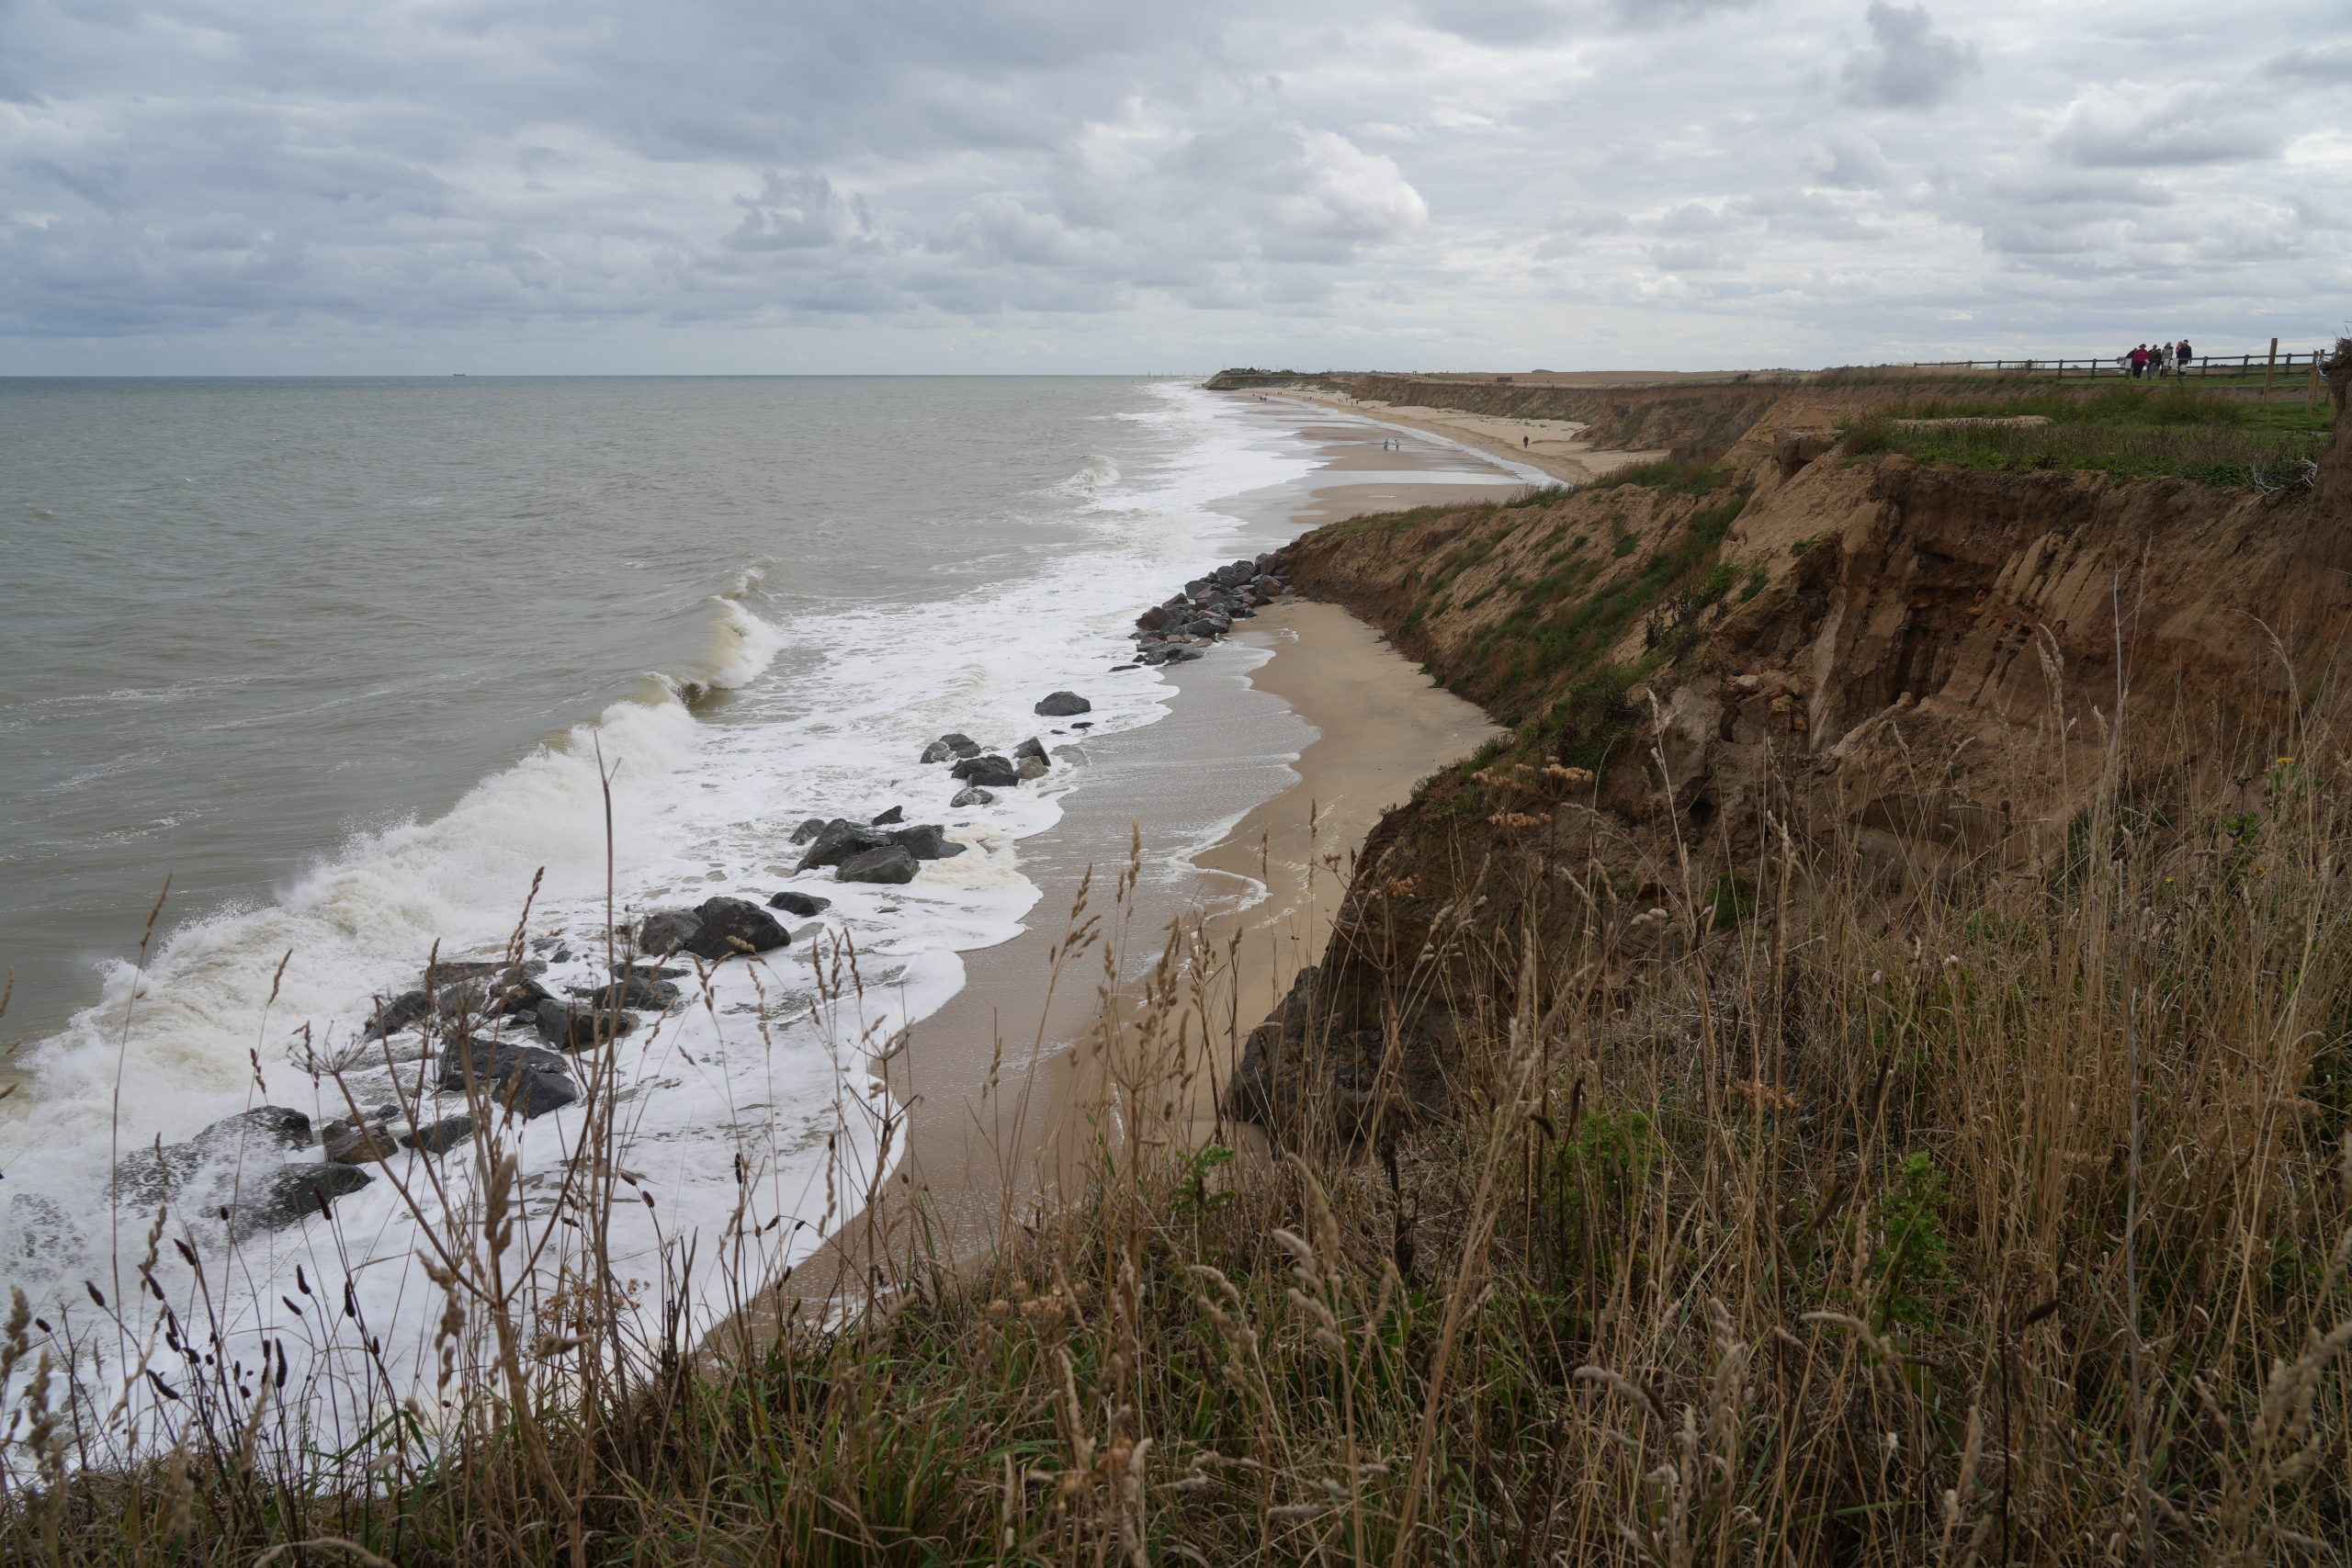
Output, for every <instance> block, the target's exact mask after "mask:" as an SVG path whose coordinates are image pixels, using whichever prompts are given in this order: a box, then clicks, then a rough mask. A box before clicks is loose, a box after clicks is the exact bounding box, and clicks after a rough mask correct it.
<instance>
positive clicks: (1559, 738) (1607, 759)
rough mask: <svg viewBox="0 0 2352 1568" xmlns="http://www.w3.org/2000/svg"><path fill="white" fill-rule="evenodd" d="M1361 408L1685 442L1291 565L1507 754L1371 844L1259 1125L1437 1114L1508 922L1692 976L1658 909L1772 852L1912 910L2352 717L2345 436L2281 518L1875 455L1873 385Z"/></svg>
mask: <svg viewBox="0 0 2352 1568" xmlns="http://www.w3.org/2000/svg"><path fill="white" fill-rule="evenodd" d="M2342 374H2343V372H2342V369H2341V367H2339V374H2338V379H2339V382H2340V381H2341V379H2342ZM1355 387H1356V389H1357V394H1358V395H1359V396H1363V395H1366V394H1368V393H1371V392H1376V391H1383V390H1385V391H1389V392H1392V393H1394V394H1395V395H1396V396H1397V398H1398V399H1399V400H1406V399H1410V400H1413V401H1416V402H1427V401H1430V400H1432V399H1433V398H1434V397H1437V396H1440V395H1447V396H1448V398H1449V400H1448V402H1447V406H1454V407H1467V406H1472V405H1474V404H1475V405H1476V406H1477V407H1479V408H1482V409H1484V408H1496V409H1500V408H1503V407H1506V406H1508V407H1510V409H1512V410H1514V411H1518V412H1521V413H1522V414H1523V415H1524V416H1526V417H1570V418H1581V419H1588V420H1592V421H1594V422H1596V423H1598V424H1600V426H1601V427H1602V428H1604V429H1606V430H1608V431H1610V432H1611V437H1612V439H1613V440H1616V441H1626V442H1641V443H1645V444H1649V445H1665V446H1673V447H1675V448H1676V449H1678V450H1679V451H1682V452H1684V453H1685V454H1688V455H1689V456H1687V457H1685V458H1684V460H1682V461H1680V462H1674V461H1669V462H1667V463H1663V464H1655V465H1651V466H1650V467H1649V468H1644V469H1639V470H1635V471H1634V473H1633V474H1632V475H1631V476H1625V475H1621V476H1618V478H1617V479H1611V480H1603V481H1601V482H1600V483H1597V484H1593V485H1588V486H1586V487H1583V488H1582V489H1579V490H1577V491H1572V492H1569V493H1567V494H1566V495H1556V494H1554V495H1538V496H1533V497H1530V498H1527V499H1526V500H1523V501H1521V502H1516V503H1508V504H1503V505H1481V506H1467V507H1429V508H1423V509H1421V510H1419V511H1418V512H1411V513H1397V514H1391V515H1385V516H1376V517H1365V518H1360V519H1355V520H1351V521H1348V522H1344V523H1339V524H1334V525H1327V526H1325V527H1323V528H1320V529H1317V530H1316V531H1315V532H1313V533H1310V534H1308V535H1306V536H1303V537H1302V538H1301V539H1299V540H1298V541H1297V542H1296V543H1295V544H1294V545H1293V546H1292V547H1290V548H1289V549H1288V550H1287V551H1286V552H1285V553H1284V564H1283V571H1284V573H1285V575H1287V576H1289V577H1290V578H1291V580H1292V581H1295V583H1296V584H1297V585H1298V586H1299V588H1300V589H1301V590H1302V592H1306V593H1307V594H1309V595H1310V596H1314V597H1318V598H1323V599H1327V600H1329V601H1331V602H1332V603H1335V604H1341V605H1344V606H1346V607H1347V608H1349V609H1350V610H1351V611H1353V612H1355V613H1356V614H1357V615H1362V616H1363V617H1364V618H1365V619H1366V620H1368V621H1370V622H1371V623H1372V624H1373V625H1374V626H1378V627H1380V628H1381V629H1382V630H1383V631H1384V632H1385V633H1386V634H1387V635H1388V636H1389V637H1391V638H1392V639H1393V640H1394V641H1395V642H1396V644H1397V647H1398V648H1399V649H1402V650H1404V651H1405V652H1406V653H1407V654H1408V656H1409V657H1412V658H1417V659H1419V660H1424V661H1425V667H1426V668H1427V669H1428V670H1429V671H1430V673H1431V674H1432V675H1433V676H1434V677H1435V678H1436V679H1437V680H1438V681H1439V682H1440V683H1441V684H1443V685H1445V686H1447V687H1449V688H1450V689H1452V690H1453V691H1456V692H1458V693H1460V694H1463V695H1464V696H1466V697H1469V698H1470V699H1471V700H1473V701H1475V702H1476V703H1478V704H1480V705H1482V706H1484V707H1485V708H1486V709H1487V711H1488V712H1489V713H1490V714H1492V715H1493V716H1495V717H1496V718H1497V719H1498V721H1500V722H1503V723H1505V724H1509V725H1510V726H1512V727H1514V735H1513V739H1511V740H1510V741H1509V742H1508V743H1505V744H1502V745H1499V746H1497V747H1490V748H1488V749H1487V750H1486V751H1483V752H1481V753H1480V754H1479V755H1477V756H1476V757H1474V758H1472V759H1469V760H1468V761H1465V762H1464V764H1462V765H1461V766H1459V767H1457V768H1455V769H1453V770H1451V771H1449V772H1448V773H1443V774H1441V775H1440V776H1439V777H1437V778H1436V779H1434V780H1432V781H1431V782H1430V784H1429V785H1428V786H1426V787H1425V788H1424V789H1423V791H1422V792H1421V793H1420V794H1419V795H1418V796H1417V797H1416V798H1415V799H1414V800H1413V801H1412V802H1411V803H1410V804H1409V805H1408V806H1407V807H1403V808H1401V809H1400V810H1398V811H1397V812H1396V813H1393V814H1391V815H1390V816H1389V817H1388V818H1386V819H1385V821H1383V822H1382V823H1381V824H1380V825H1379V827H1378V828H1377V829H1375V830H1374V833H1373V835H1372V837H1371V839H1370V840H1369V842H1368V843H1367V845H1366V848H1365V852H1364V854H1363V858H1362V861H1361V864H1360V870H1359V873H1358V875H1357V877H1356V880H1355V882H1354V883H1353V885H1352V886H1351V888H1350V890H1349V893H1348V896H1347V898H1346V900H1345V902H1344V904H1343V907H1342V909H1341V912H1340V917H1339V933H1338V936H1337V937H1336V938H1335V940H1334V942H1333V943H1332V945H1331V947H1330V948H1329V952H1328V953H1327V954H1326V957H1325V962H1324V964H1322V965H1321V966H1320V967H1319V969H1317V970H1315V971H1310V972H1308V973H1307V974H1306V976H1304V977H1303V979H1302V982H1301V988H1300V990H1299V992H1298V993H1297V994H1296V995H1295V996H1294V997H1293V998H1291V1001H1290V1003H1289V1004H1288V1006H1287V1007H1286V1008H1285V1009H1284V1010H1278V1011H1277V1012H1276V1013H1275V1014H1274V1015H1273V1016H1272V1017H1271V1018H1270V1019H1269V1020H1268V1021H1267V1024H1266V1025H1265V1026H1264V1027H1263V1028H1261V1029H1260V1030H1259V1031H1258V1032H1257V1033H1256V1034H1255V1035H1254V1036H1253V1037H1252V1040H1251V1042H1250V1049H1249V1054H1248V1058H1247V1060H1246V1062H1245V1064H1244V1066H1243V1069H1242V1071H1241V1074H1240V1077H1239V1078H1238V1080H1237V1084H1236V1091H1235V1104H1236V1107H1237V1109H1241V1110H1244V1111H1247V1112H1248V1113H1249V1114H1251V1115H1254V1116H1257V1117H1260V1118H1261V1119H1272V1120H1274V1121H1277V1122H1279V1121H1281V1120H1282V1119H1283V1117H1284V1116H1286V1115H1290V1114H1294V1113H1295V1111H1296V1110H1297V1107H1298V1106H1299V1105H1300V1103H1302V1101H1303V1100H1317V1101H1323V1100H1329V1102H1331V1103H1332V1104H1334V1105H1337V1106H1339V1107H1340V1108H1342V1109H1343V1113H1344V1120H1345V1122H1346V1124H1347V1127H1348V1130H1349V1131H1350V1133H1351V1134H1362V1133H1363V1132H1365V1131H1367V1130H1369V1126H1370V1119H1372V1118H1374V1115H1375V1112H1374V1106H1375V1104H1377V1105H1378V1106H1380V1107H1383V1108H1385V1109H1384V1110H1383V1111H1381V1112H1380V1113H1381V1114H1386V1113H1390V1112H1394V1111H1398V1110H1400V1109H1408V1110H1409V1109H1411V1108H1414V1107H1419V1109H1421V1110H1424V1111H1426V1110H1428V1109H1430V1107H1431V1106H1432V1105H1433V1104H1434V1103H1436V1102H1437V1101H1438V1100H1442V1089H1443V1085H1444V1084H1445V1082H1446V1081H1447V1080H1448V1077H1449V1068H1448V1063H1447V1060H1446V1058H1447V1055H1448V1050H1449V1042H1451V1041H1452V1040H1453V1039H1454V1038H1455V1037H1456V1035H1457V1034H1458V1033H1459V1032H1461V1031H1462V1030H1464V1028H1466V1027H1468V1026H1469V1021H1468V1019H1467V1018H1466V1016H1465V1015H1464V1004H1462V1003H1461V1002H1460V998H1477V1003H1476V1005H1477V1006H1478V1007H1479V1008H1482V1009H1487V1010H1492V1009H1494V1008H1498V1007H1500V1008H1503V1009H1504V1010H1508V1008H1509V1006H1510V1005H1511V1003H1512V1001H1513V1000H1514V998H1513V995H1512V993H1513V990H1514V984H1515V983H1514V980H1513V976H1511V974H1510V969H1511V967H1512V964H1513V960H1512V959H1511V957H1510V953H1511V952H1512V948H1513V942H1512V933H1513V932H1514V931H1521V932H1523V931H1525V930H1526V929H1529V928H1531V927H1548V926H1555V925H1566V926H1578V925H1581V924H1583V923H1586V922H1589V921H1591V920H1593V919H1606V920H1609V921H1612V922H1615V923H1616V924H1617V925H1618V926H1619V927H1621V928H1622V931H1623V934H1625V935H1626V936H1628V937H1629V938H1631V939H1634V940H1636V941H1637V942H1638V941H1647V940H1649V939H1656V940H1655V941H1653V942H1650V945H1652V946H1655V947H1657V948H1658V949H1659V951H1660V952H1665V951H1668V950H1669V949H1670V950H1672V951H1674V952H1678V953H1679V952H1686V951H1688V950H1690V949H1691V948H1692V947H1694V946H1696V945H1699V944H1701V943H1702V942H1704V940H1705V937H1706V933H1705V932H1704V931H1679V932H1677V931H1668V930H1667V929H1666V928H1665V927H1664V926H1663V925H1661V924H1660V923H1659V922H1658V919H1657V917H1659V916H1660V915H1661V914H1662V913H1663V911H1662V908H1661V906H1662V905H1664V904H1666V903H1667V902H1668V901H1669V894H1670V893H1673V894H1679V896H1680V898H1681V901H1682V902H1683V903H1685V904H1686V905H1692V906H1698V907H1703V908H1708V909H1713V908H1717V907H1718V906H1720V907H1721V908H1722V909H1723V910H1724V914H1725V915H1726V917H1727V918H1728V916H1729V915H1730V914H1731V913H1732V912H1733V910H1734V909H1735V908H1738V907H1741V906H1742V905H1743V901H1744V900H1746V899H1747V898H1748V897H1750V894H1749V891H1748V890H1749V889H1752V887H1753V886H1754V885H1755V882H1756V879H1757V875H1758V863H1759V861H1760V860H1761V859H1763V858H1766V857H1769V856H1771V855H1774V854H1777V853H1780V852H1782V851H1783V850H1794V851H1798V852H1819V851H1822V850H1826V849H1827V848H1829V847H1830V846H1832V845H1835V846H1838V847H1839V848H1840V849H1841V850H1844V851H1847V852H1850V853H1851V855H1852V857H1853V858H1854V860H1855V862H1856V863H1857V864H1858V865H1859V867H1860V872H1861V874H1863V875H1864V877H1865V878H1866V879H1867V880H1868V883H1869V885H1870V886H1872V887H1873V888H1875V889H1877V891H1878V896H1879V897H1882V898H1883V899H1884V900H1886V901H1887V902H1888V903H1889V905H1890V906H1892V905H1893V904H1894V903H1896V902H1899V901H1900V900H1902V899H1905V898H1911V897H1917V896H1919V894H1920V892H1921V890H1922V889H1935V890H1939V891H1941V892H1942V893H1945V894H1947V895H1949V894H1951V893H1953V892H1954V891H1955V890H1957V889H1961V888H1963V887H1965V886H1971V885H1975V884H1981V883H1983V882H1984V881H1985V880H1986V879H1991V878H1998V877H2002V876H2010V877H2017V876H2024V877H2029V878H2030V877H2033V876H2038V875H2041V874H2045V873H2046V872H2047V870H2048V868H2049V867H2050V866H2051V865H2052V863H2055V862H2056V861H2059V860H2062V859H2064V856H2065V855H2066V854H2067V853H2068V852H2069V848H2070V845H2071V846H2072V849H2073V852H2075V853H2076V854H2079V853H2080V852H2081V844H2080V841H2079V840H2080V839H2081V835H2082V833H2083V831H2084V822H2085V819H2086V818H2085V813H2086V811H2087V810H2088V809H2089V808H2090V807H2091V806H2092V804H2093V803H2094V801H2095V799H2096V798H2097V797H2098V795H2099V794H2100V792H2101V791H2102V790H2105V791H2109V792H2114V793H2120V796H2121V797H2122V798H2124V799H2126V800H2129V801H2131V802H2134V803H2137V805H2138V807H2139V808H2141V809H2144V810H2146V811H2149V812H2158V813H2160V812H2161V810H2162V809H2163V808H2164V806H2165V804H2166V803H2168V802H2177V800H2179V799H2181V798H2184V797H2185V796H2187V795H2196V796H2197V797H2198V798H2199V800H2200V801H2202V802H2204V803H2205V805H2206V807H2207V808H2208V809H2209V810H2210V809H2221V808H2222V807H2227V808H2229V809H2231V810H2235V811H2244V810H2249V809H2253V808H2255V807H2259V806H2260V805H2262V804H2263V803H2264V801H2265V800H2266V799H2267V795H2268V794H2269V792H2270V791H2271V789H2272V788H2273V787H2274V785H2275V783H2276V779H2275V773H2276V767H2277V761H2278V758H2280V757H2282V756H2286V755H2292V754H2298V753H2300V752H2301V746H2300V745H2299V738H2304V737H2312V736H2317V735H2321V734H2329V735H2332V734H2335V733H2336V732H2338V730H2339V729H2341V728H2343V720H2345V719H2346V718H2347V717H2352V711H2347V708H2346V704H2347V701H2352V691H2347V689H2346V685H2345V682H2343V681H2342V679H2341V678H2340V677H2341V673H2342V672H2341V671H2339V669H2338V662H2339V649H2340V647H2341V645H2342V640H2343V637H2344V634H2345V631H2346V625H2347V616H2352V447H2347V444H2346V440H2345V439H2344V437H2343V435H2342V434H2341V432H2340V431H2339V434H2338V436H2337V438H2336V440H2335V443H2334V445H2333V446H2332V448H2331V449H2330V451H2329V454H2328V456H2327V457H2326V459H2325V461H2324V463H2323V465H2322V467H2321V471H2320V473H2319V475H2318V476H2317V478H2316V480H2315V482H2314V483H2312V484H2309V485H2303V486H2299V487H2296V488H2294V489H2291V490H2288V491H2280V492H2278V493H2273V494H2263V493H2257V492H2250V491H2232V490H2222V489H2216V488H2214V487H2211V486H2208V485H2203V484H2199V483H2196V482H2192V481H2189V480H2187V479H2116V478H2112V477H2109V476H2105V475H2100V474H2093V473H2065V472H2049V473H2002V472H1989V471H1982V470H1973V469H1966V468H1951V467H1932V466H1923V465H1921V464H1918V463H1915V462H1913V461H1911V460H1910V459H1908V458H1905V457H1900V456H1885V457H1877V458H1875V459H1870V458H1855V457H1849V456H1848V454H1847V453H1846V452H1845V451H1844V450H1843V448H1842V447H1841V446H1838V437H1837V434H1836V432H1835V430H1834V428H1833V427H1834V426H1835V425H1836V424H1837V423H1839V422H1840V421H1848V422H1850V421H1851V420H1852V419H1853V418H1854V417H1855V416H1856V415H1858V414H1862V413H1866V412H1869V411H1870V410H1871V408H1872V407H1874V406H1883V405H1884V404H1885V403H1886V402H1888V401H1889V399H1890V394H1889V392H1888V391H1887V389H1885V388H1884V387H1883V386H1881V387H1874V388H1873V387H1868V386H1857V387H1849V388H1843V389H1841V388H1837V387H1827V388H1824V387H1805V388H1801V389H1791V388H1786V387H1782V388H1776V389H1775V388H1761V387H1759V388H1755V389H1747V388H1742V387H1716V388H1708V389H1691V390H1687V391H1683V390H1676V389H1659V390H1656V391H1634V392H1626V391H1622V390H1611V391H1607V392H1597V391H1586V390H1581V389H1557V388H1540V389H1525V388H1510V387H1487V386H1458V387H1454V388H1453V389H1451V392H1450V394H1449V393H1448V389H1445V388H1443V387H1442V386H1441V385H1440V384H1437V383H1432V382H1429V381H1417V382H1413V383H1410V384H1409V385H1408V384H1403V383H1401V382H1397V381H1396V379H1395V378H1376V377H1371V378H1361V379H1359V380H1358V381H1357V382H1356V383H1355ZM1579 865H1583V866H1590V867H1594V868H1599V869H1600V870H1601V872H1602V874H1601V876H1600V880H1599V882H1598V883H1597V884H1594V885H1592V886H1588V885H1587V884H1586V883H1585V882H1584V881H1581V880H1579V879H1578V877H1577V875H1576V874H1573V872H1572V871H1571V869H1570V868H1573V867H1576V866H1579ZM1593 886H1599V887H1600V890H1601V893H1602V895H1603V897H1604V901H1605V903H1606V905H1607V908H1606V910H1605V911H1603V910H1601V909H1600V908H1597V907H1596V906H1595V904H1594V902H1593V898H1594V894H1593ZM1726 923H1728V919H1726ZM1645 928H1646V929H1645ZM1447 953H1453V954H1454V955H1455V957H1454V959H1453V962H1452V963H1451V964H1448V963H1446V962H1444V961H1443V955H1445V954H1447ZM1467 953H1478V954H1483V955H1484V956H1483V957H1482V958H1479V959H1475V960H1473V959H1465V958H1464V957H1462V956H1461V955H1463V954H1467ZM1497 954H1500V957H1497V956H1496V955H1497ZM1482 963H1483V964H1487V969H1488V971H1490V972H1479V973H1473V971H1475V970H1477V969H1478V966H1479V964H1482ZM1465 964H1467V967H1464V965H1465ZM1495 964H1500V965H1501V967H1500V968H1499V969H1497V968H1495V967H1494V965H1495ZM1310 1018H1311V1019H1314V1020H1317V1023H1316V1025H1315V1026H1314V1032H1316V1034H1317V1038H1316V1039H1314V1040H1313V1041H1311V1042H1309V1041H1307V1040H1305V1039H1303V1038H1302V1030H1304V1029H1306V1023H1305V1021H1306V1020H1307V1019H1310ZM1302 1055H1304V1056H1306V1057H1312V1058H1313V1059H1314V1061H1315V1064H1316V1065H1315V1066H1313V1067H1312V1068H1311V1069H1309V1070H1306V1071H1305V1072H1300V1071H1295V1070H1293V1068H1292V1066H1285V1065H1284V1064H1285V1063H1288V1064H1295V1063H1297V1062H1298V1061H1300V1060H1301V1059H1302ZM1384 1063H1385V1066H1384Z"/></svg>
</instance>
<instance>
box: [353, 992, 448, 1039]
mask: <svg viewBox="0 0 2352 1568" xmlns="http://www.w3.org/2000/svg"><path fill="white" fill-rule="evenodd" d="M432 1010H433V993H432V992H430V991H426V990H414V991H402V992H401V994H400V995H399V996H397V997H394V998H391V999H390V1001H387V1000H385V999H384V998H382V997H378V998H376V1009H375V1011H374V1012H372V1013H370V1014H369V1015H368V1025H367V1027H366V1028H364V1029H362V1030H361V1031H360V1032H359V1038H361V1039H362V1040H381V1039H384V1038H385V1037H386V1036H388V1035H393V1034H398V1033H399V1032H401V1030H403V1029H406V1028H407V1027H408V1026H409V1025H410V1024H412V1023H414V1022H416V1021H418V1020H419V1019H421V1018H423V1017H424V1015H425V1014H426V1013H428V1012H431V1011H432Z"/></svg>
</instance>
